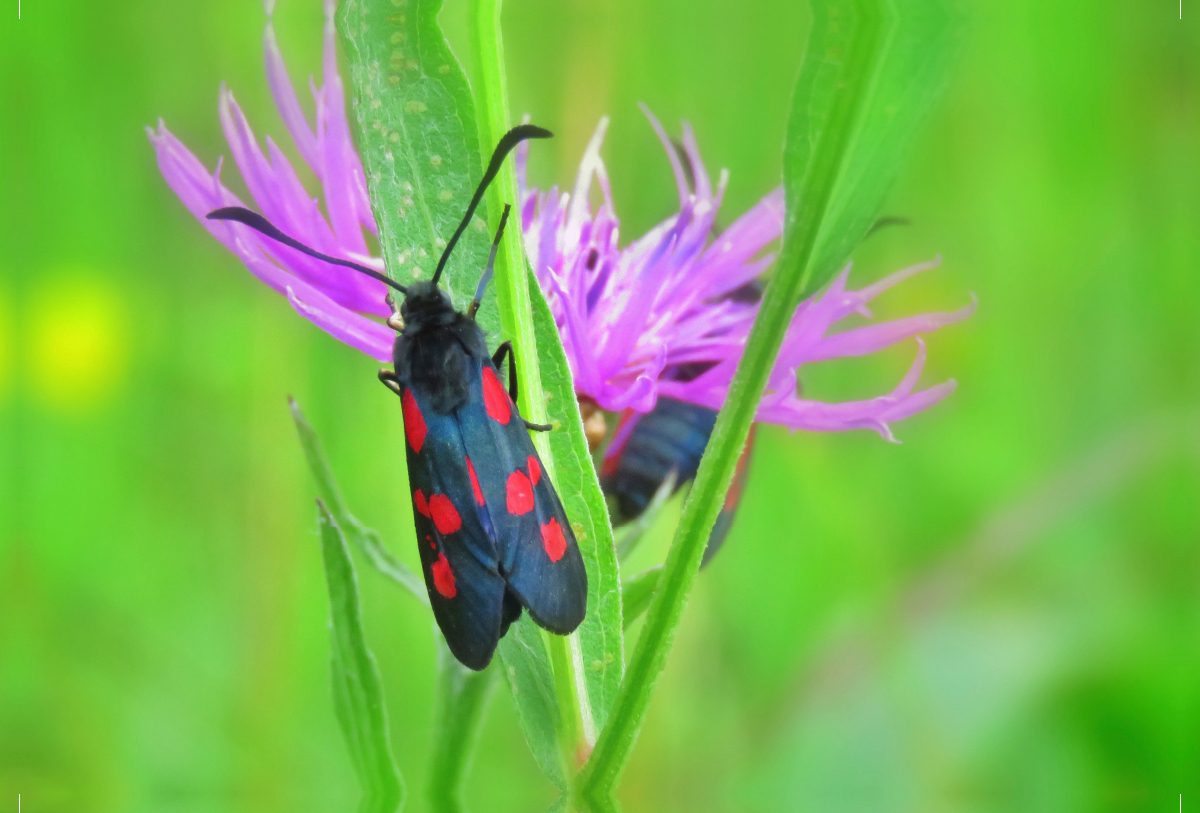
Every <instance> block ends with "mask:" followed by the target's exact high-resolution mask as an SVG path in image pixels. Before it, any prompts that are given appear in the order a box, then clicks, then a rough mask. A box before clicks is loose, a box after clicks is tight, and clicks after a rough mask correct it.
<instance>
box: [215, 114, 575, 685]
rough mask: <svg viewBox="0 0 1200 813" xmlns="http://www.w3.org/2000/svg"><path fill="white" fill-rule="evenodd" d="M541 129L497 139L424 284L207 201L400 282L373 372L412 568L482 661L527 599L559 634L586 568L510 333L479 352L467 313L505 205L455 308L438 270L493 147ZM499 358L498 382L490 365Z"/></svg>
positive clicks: (568, 624) (469, 657) (459, 643)
mask: <svg viewBox="0 0 1200 813" xmlns="http://www.w3.org/2000/svg"><path fill="white" fill-rule="evenodd" d="M550 135H551V134H550V132H549V131H547V130H543V129H542V128H540V127H534V126H533V125H521V126H519V127H515V128H513V129H512V130H510V131H509V132H508V133H506V134H505V135H504V137H503V138H501V139H500V143H499V144H498V145H497V146H496V150H495V152H494V153H493V154H492V159H491V161H490V163H489V164H488V168H487V170H486V172H485V173H484V176H483V179H482V180H481V181H480V183H479V187H478V188H477V189H476V190H475V195H474V197H472V199H471V203H470V205H469V206H468V207H467V211H466V214H465V215H464V216H463V219H462V222H461V223H460V224H459V225H458V228H457V230H456V231H455V232H454V236H453V237H451V238H450V241H449V242H448V243H447V244H446V248H445V250H444V251H443V252H442V256H441V259H440V260H439V261H438V265H437V270H436V271H435V272H434V275H433V278H432V279H431V280H430V281H429V282H414V283H412V284H410V285H408V286H407V287H405V286H403V285H399V284H397V283H396V282H395V281H393V280H392V279H390V278H389V277H387V276H385V275H384V274H381V273H379V272H377V271H375V270H373V269H370V268H367V267H365V266H362V265H358V264H356V263H353V262H350V261H348V260H342V259H339V258H336V257H330V256H328V255H325V254H321V253H320V252H318V251H314V250H313V249H311V248H309V247H308V246H305V245H303V244H302V243H300V242H298V241H296V240H294V239H292V238H290V237H288V236H287V235H285V234H283V233H282V232H280V231H279V230H278V229H277V228H275V226H273V225H272V224H271V223H270V222H268V221H267V220H266V219H265V218H264V217H262V216H261V215H258V214H256V213H254V212H252V211H250V210H248V209H244V208H241V207H228V208H224V209H217V210H216V211H214V212H210V213H209V215H208V217H209V218H211V219H215V220H234V221H237V222H240V223H243V224H245V225H247V226H250V227H251V228H253V229H256V230H258V231H260V232H262V233H263V234H266V235H267V236H268V237H271V238H273V239H275V240H278V241H279V242H282V243H284V244H286V245H288V246H291V247H292V248H295V249H297V250H298V251H303V252H304V253H306V254H308V255H309V256H312V257H316V258H318V259H322V260H325V261H328V262H331V263H335V264H337V265H342V266H345V267H348V268H353V269H354V270H356V271H360V272H362V273H364V274H368V275H370V276H372V277H374V278H375V279H378V280H380V281H381V282H384V283H386V284H387V285H389V286H391V287H392V288H394V289H396V290H398V291H399V292H400V293H402V294H404V301H403V303H402V304H401V305H400V308H399V310H398V311H397V310H396V308H395V306H394V305H393V304H392V301H391V298H390V297H389V299H388V303H389V305H392V309H393V313H392V316H391V317H390V318H389V319H388V322H387V323H388V325H389V326H391V327H392V328H394V329H395V330H396V331H397V335H396V341H395V344H394V345H393V351H392V356H393V367H394V369H392V370H387V369H383V370H380V371H379V378H380V380H381V381H383V383H384V384H386V385H387V387H388V388H389V389H391V390H392V391H393V392H395V393H396V395H398V396H399V397H400V403H401V409H402V412H403V415H404V435H405V451H406V452H407V457H408V480H409V485H410V487H411V489H412V502H413V519H414V520H415V522H416V530H417V543H418V546H419V548H420V553H421V568H422V571H423V572H424V575H425V586H426V588H427V589H428V591H429V601H430V604H432V606H433V614H434V617H435V618H437V622H438V626H439V627H440V628H441V630H442V634H443V635H445V636H446V643H447V644H449V646H450V651H451V652H453V653H454V656H455V657H456V658H458V660H459V661H461V662H462V663H463V664H464V665H465V666H468V667H470V668H471V669H483V668H484V667H486V666H487V665H488V663H489V662H490V661H491V659H492V654H493V653H494V652H495V650H496V645H497V644H498V643H499V641H500V639H501V638H502V637H504V634H505V633H506V632H507V631H508V628H509V625H510V624H512V623H513V622H514V621H516V620H517V619H518V618H519V617H520V615H521V610H522V609H526V610H528V611H529V615H530V616H531V617H532V618H533V620H534V621H535V622H537V624H538V625H539V626H541V627H543V628H545V629H547V630H549V631H550V632H554V633H558V634H560V635H566V634H568V633H570V632H573V631H574V630H575V628H576V627H578V626H579V624H580V623H581V622H582V621H583V617H584V613H585V612H586V609H587V574H586V573H585V571H584V566H583V557H582V556H580V554H579V546H578V544H576V541H575V534H574V532H573V531H572V530H571V525H570V523H569V522H568V521H567V516H566V513H565V512H564V511H563V506H562V502H561V501H560V500H559V498H558V494H557V493H556V492H555V490H554V486H553V485H552V484H551V483H550V479H549V478H548V477H547V476H546V474H545V472H544V470H543V468H542V463H541V460H540V459H539V458H538V453H537V451H536V450H535V449H534V446H533V443H532V441H531V440H530V438H529V433H528V431H529V430H531V429H532V430H538V431H546V430H548V429H549V428H550V427H548V426H538V425H536V424H529V423H527V422H526V421H524V420H523V419H522V418H521V415H520V413H519V412H518V411H517V406H516V403H515V402H516V399H517V371H516V359H515V357H514V354H513V351H512V346H511V344H510V343H509V342H504V343H502V344H501V345H500V346H499V348H498V349H497V350H496V353H495V355H491V354H489V353H488V349H487V343H486V341H485V339H484V334H483V330H482V329H481V328H480V327H479V325H477V324H476V323H475V313H476V311H477V310H478V308H479V303H480V299H481V298H482V296H483V292H484V290H485V289H486V287H487V284H488V281H489V279H490V277H491V273H492V266H493V263H494V262H495V259H496V249H497V246H498V244H499V242H500V237H501V235H502V234H503V232H504V226H505V223H506V222H507V220H508V213H509V207H508V206H507V205H506V206H505V207H504V214H503V216H502V217H501V220H500V227H499V228H498V229H497V231H496V238H495V241H494V242H493V243H492V250H491V255H490V256H489V257H488V262H487V267H486V268H485V270H484V272H483V277H482V279H481V280H480V282H479V287H478V289H477V290H476V292H475V299H474V301H473V302H472V303H471V305H470V307H469V308H468V309H467V311H466V312H465V313H463V312H460V311H457V310H455V309H454V305H453V304H452V303H451V301H450V296H449V295H448V294H447V293H446V292H445V291H443V290H442V289H440V288H439V287H438V279H439V278H440V277H441V274H442V269H443V268H444V267H445V265H446V261H447V259H448V258H449V257H450V252H451V251H452V250H453V249H454V246H455V244H456V243H457V242H458V239H459V238H460V237H461V236H462V233H463V231H464V230H465V229H466V228H467V225H468V224H469V223H470V222H471V218H472V217H473V216H474V214H475V209H476V207H478V205H479V202H480V200H482V198H483V193H484V190H486V189H487V187H488V184H489V183H491V181H492V179H494V178H495V177H496V174H497V173H498V172H499V171H500V165H501V164H502V163H503V162H504V159H505V157H506V156H507V155H508V153H509V152H510V151H512V149H513V148H514V147H516V145H517V144H518V143H520V142H521V141H523V140H524V139H527V138H549V137H550ZM505 358H507V360H508V389H507V390H506V389H505V387H504V385H503V384H501V381H500V375H499V371H500V368H501V366H502V365H503V364H504V360H505Z"/></svg>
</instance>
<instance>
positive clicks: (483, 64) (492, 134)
mask: <svg viewBox="0 0 1200 813" xmlns="http://www.w3.org/2000/svg"><path fill="white" fill-rule="evenodd" d="M500 6H501V0H470V6H469V12H468V14H469V20H470V32H471V47H472V50H473V51H474V52H475V70H476V76H475V88H474V91H475V106H476V125H477V127H478V130H479V145H480V151H481V152H482V156H483V161H484V163H485V164H486V163H487V160H488V158H489V157H490V154H491V150H492V147H493V146H494V145H495V144H496V143H497V142H498V141H499V140H500V137H501V136H502V135H503V134H504V133H505V132H507V131H508V129H509V128H510V127H511V126H512V123H511V121H510V119H509V112H508V87H507V84H506V80H505V73H504V40H503V36H502V35H501V32H500ZM487 203H488V221H489V222H488V225H489V227H490V229H491V230H492V231H493V232H494V230H495V229H496V227H497V226H498V225H499V222H500V213H501V211H503V209H504V204H505V203H509V204H511V205H512V206H513V208H517V207H518V206H519V203H520V199H519V198H518V196H517V176H516V171H515V170H514V168H513V163H512V161H506V162H505V163H504V166H503V167H502V168H501V170H500V174H499V175H498V176H497V178H496V180H495V181H493V182H492V185H491V188H490V189H489V190H488V193H487ZM510 222H512V223H513V225H511V226H510V227H509V228H508V229H507V230H506V231H505V234H504V237H503V239H502V240H501V242H500V249H499V251H498V252H497V254H496V271H495V284H496V298H497V301H498V305H499V309H500V325H501V329H502V331H503V333H504V336H505V338H507V339H509V340H510V341H511V342H512V343H513V350H514V352H515V353H516V358H517V360H518V362H519V364H518V366H517V377H518V381H519V384H520V393H519V395H520V398H519V399H518V406H519V407H520V410H521V414H522V415H523V416H525V417H526V418H527V419H528V420H530V421H533V422H534V423H544V422H545V420H546V398H545V392H544V391H543V389H542V379H541V374H540V372H539V369H538V355H537V344H536V342H535V340H534V330H533V309H532V305H531V302H530V299H529V274H528V273H527V270H526V268H527V266H526V260H525V251H524V246H523V245H522V240H521V228H520V225H519V223H520V217H519V215H518V217H516V218H514V220H513V221H510ZM533 442H534V445H535V446H536V447H537V450H538V455H539V456H540V457H541V459H542V463H543V464H544V466H545V468H546V472H547V474H548V475H549V476H550V477H551V479H555V477H556V473H555V468H554V456H553V454H552V453H551V450H550V440H549V438H547V437H546V436H545V434H542V433H538V434H535V435H534V438H533ZM545 638H546V639H547V646H548V647H549V651H550V662H551V664H552V665H553V668H554V684H555V692H556V694H557V698H558V707H559V720H560V723H559V725H560V730H559V747H560V749H561V750H562V753H563V758H564V766H565V767H566V769H567V771H568V772H569V773H573V772H574V770H575V768H576V766H577V765H578V763H579V755H580V753H585V752H586V749H587V747H588V746H589V744H588V742H587V740H586V738H585V732H586V729H585V721H586V720H590V719H591V712H590V710H589V709H588V707H587V705H586V703H587V699H586V698H587V693H586V689H585V688H584V687H583V685H582V683H581V677H582V676H581V675H580V674H579V672H578V670H577V669H576V661H577V660H581V659H582V658H581V656H579V653H580V642H579V640H578V635H577V634H574V635H571V636H560V635H546V636H545Z"/></svg>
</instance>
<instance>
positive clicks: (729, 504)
mask: <svg viewBox="0 0 1200 813" xmlns="http://www.w3.org/2000/svg"><path fill="white" fill-rule="evenodd" d="M757 428H758V424H756V423H752V424H750V434H749V435H747V436H746V445H745V446H743V447H742V455H741V457H739V458H738V462H737V468H736V469H734V472H733V482H732V483H730V484H729V491H727V492H726V493H725V505H724V506H722V508H721V510H722V511H732V510H733V509H735V508H737V504H738V502H739V501H740V500H741V499H742V489H744V488H745V487H746V473H747V471H748V468H747V464H749V462H750V450H751V448H753V446H754V430H755V429H757Z"/></svg>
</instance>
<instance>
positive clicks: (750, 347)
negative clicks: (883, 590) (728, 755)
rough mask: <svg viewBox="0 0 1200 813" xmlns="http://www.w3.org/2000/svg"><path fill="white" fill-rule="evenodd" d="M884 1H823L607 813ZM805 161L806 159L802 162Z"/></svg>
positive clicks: (716, 506) (754, 392) (808, 273)
mask: <svg viewBox="0 0 1200 813" xmlns="http://www.w3.org/2000/svg"><path fill="white" fill-rule="evenodd" d="M886 2H887V0H822V1H821V2H815V3H814V7H813V25H812V31H811V33H810V35H809V41H808V47H807V49H806V51H805V56H804V61H803V63H802V65H801V71H800V79H799V81H798V83H797V92H796V94H795V96H794V97H793V101H792V104H793V113H792V116H791V119H790V123H789V128H788V132H787V142H786V143H787V158H786V160H785V176H784V187H785V192H786V195H787V201H788V204H789V207H790V208H789V209H788V212H787V218H786V223H785V228H784V237H783V246H782V249H781V252H780V259H779V264H778V267H777V270H776V274H775V276H774V278H773V279H772V281H771V283H770V285H769V286H768V287H767V290H766V294H765V295H764V297H763V302H762V306H761V308H760V309H759V313H758V317H757V318H756V319H755V322H754V326H753V328H752V329H751V331H750V336H749V338H748V339H747V342H746V349H745V351H744V352H743V355H742V359H741V361H740V363H739V364H738V369H737V373H736V374H735V376H734V380H733V384H732V386H731V387H730V392H729V396H728V398H727V399H726V401H725V405H724V406H723V407H722V409H721V412H720V414H719V415H718V416H717V422H716V426H715V427H714V428H713V433H712V437H711V439H710V440H709V443H708V448H707V449H706V451H705V453H704V457H703V458H702V459H701V461H700V468H699V470H698V471H697V473H696V479H695V482H694V483H693V485H692V488H691V491H690V492H689V494H688V497H687V499H686V500H685V502H684V506H683V514H682V516H681V517H680V521H679V527H678V528H677V530H676V533H675V539H674V540H673V541H672V543H671V549H670V551H669V552H668V554H667V561H666V562H665V564H664V565H663V570H662V574H661V575H660V577H659V582H658V585H657V588H656V590H655V591H654V595H653V597H652V598H651V601H650V607H649V609H648V611H647V616H646V623H645V625H644V627H643V629H642V633H641V635H640V637H639V638H638V643H637V646H636V647H635V649H634V651H633V656H632V658H631V659H630V664H629V670H628V672H627V675H626V679H625V681H624V683H623V684H622V687H621V692H620V694H619V695H618V697H617V701H616V703H615V705H614V707H613V710H612V712H611V713H610V716H609V721H608V725H607V726H606V727H605V728H604V730H603V731H602V732H601V734H600V738H599V740H598V741H597V743H596V748H595V751H593V753H592V758H591V759H590V760H589V762H588V764H587V765H586V766H585V768H584V771H583V775H582V777H581V782H582V786H581V790H582V795H583V797H584V799H585V800H586V801H587V802H588V803H589V804H590V805H592V806H593V807H594V808H596V809H611V808H612V807H613V805H614V801H613V791H614V789H615V788H616V785H617V782H618V781H619V780H620V776H621V773H622V772H623V771H624V769H625V765H626V764H627V763H628V760H629V756H630V754H631V753H632V751H633V746H634V743H635V742H636V740H637V735H638V732H639V731H640V729H641V725H642V721H643V720H644V719H645V715H646V711H647V709H648V708H649V704H650V698H651V696H652V694H653V691H654V687H655V684H656V683H657V681H658V677H659V675H661V673H662V669H663V666H664V664H665V662H666V658H667V654H668V652H669V651H670V648H671V645H672V643H673V641H674V638H675V632H676V631H677V630H678V628H679V622H680V619H681V618H682V617H683V611H684V608H685V607H686V605H687V599H688V596H689V595H690V593H691V588H692V585H693V584H694V583H695V579H696V574H697V572H698V571H699V569H700V562H701V560H702V558H703V555H704V548H705V545H706V543H707V541H708V535H709V532H710V531H711V530H712V526H713V523H714V522H715V521H716V519H717V515H718V513H720V510H721V506H722V503H723V498H724V495H725V493H726V491H727V490H728V488H729V485H730V483H731V482H732V480H733V476H734V472H735V470H736V467H737V462H738V458H739V457H740V456H741V453H742V450H743V448H744V446H745V442H746V436H747V434H748V433H749V431H750V425H751V423H752V421H753V420H754V415H755V412H756V411H757V408H758V402H759V399H760V398H761V396H762V392H763V388H764V387H765V386H766V383H767V378H768V376H769V374H770V372H771V368H772V366H773V364H774V360H775V356H776V354H777V353H778V351H779V346H780V344H781V343H782V341H783V337H784V334H785V332H786V331H787V327H788V324H789V323H790V321H791V316H792V313H793V311H794V309H795V306H796V303H797V302H798V301H799V295H800V292H801V291H802V290H803V289H804V286H805V285H806V284H807V283H808V281H809V280H811V279H812V259H813V249H814V247H815V245H816V238H817V234H818V229H819V228H820V227H821V224H822V222H823V219H824V217H825V214H826V211H827V208H828V205H829V201H830V199H831V196H832V191H833V188H834V184H835V181H836V179H837V178H838V176H839V174H840V172H841V169H842V166H843V163H844V161H845V157H846V153H847V150H848V148H849V146H850V142H851V135H852V133H853V130H854V127H855V126H856V125H857V124H858V122H859V121H860V119H861V118H862V116H863V105H864V104H865V102H866V100H867V99H868V96H869V94H868V89H869V87H870V85H871V82H872V80H873V77H874V76H875V68H876V65H877V62H878V60H879V58H880V53H881V52H880V46H881V43H882V41H883V38H882V36H881V35H882V33H883V30H884V27H885V25H886V24H887V20H888V18H887V15H886V14H885V11H886ZM799 154H803V155H805V156H806V159H805V160H804V161H803V162H800V161H798V160H796V156H797V155H799Z"/></svg>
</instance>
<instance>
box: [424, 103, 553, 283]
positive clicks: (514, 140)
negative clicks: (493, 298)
mask: <svg viewBox="0 0 1200 813" xmlns="http://www.w3.org/2000/svg"><path fill="white" fill-rule="evenodd" d="M553 135H554V133H552V132H550V131H549V130H546V129H543V128H541V127H536V126H534V125H532V124H518V125H517V126H516V127H514V128H512V129H511V130H509V131H508V132H507V133H505V134H504V135H503V137H501V139H500V143H499V144H497V145H496V149H495V151H494V152H493V153H492V160H491V161H489V162H488V167H487V171H486V172H484V173H483V178H482V179H480V181H479V186H478V187H476V189H475V195H474V196H473V197H472V198H471V202H470V203H469V204H468V205H467V213H466V214H465V215H463V219H462V222H461V223H459V224H458V228H457V229H455V230H454V235H453V236H452V237H451V238H450V242H448V243H446V248H445V249H444V250H443V251H442V257H441V259H439V260H438V264H437V270H436V271H434V272H433V284H434V285H437V281H438V280H439V279H441V276H442V269H443V268H445V267H446V260H448V259H450V252H451V251H453V250H454V245H455V243H457V242H458V238H459V237H462V233H463V232H464V231H466V230H467V225H468V224H469V223H470V222H471V218H472V217H473V216H474V215H475V209H476V207H478V206H479V201H481V200H483V193H484V192H486V191H487V188H488V185H489V184H490V183H491V182H492V181H493V180H494V179H495V177H496V175H497V174H498V173H499V172H500V166H501V164H503V163H504V159H505V158H506V157H508V154H509V153H510V152H512V150H513V148H514V147H516V146H517V145H518V144H520V143H521V142H522V141H524V140H525V139H527V138H550V137H551V136H553Z"/></svg>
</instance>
